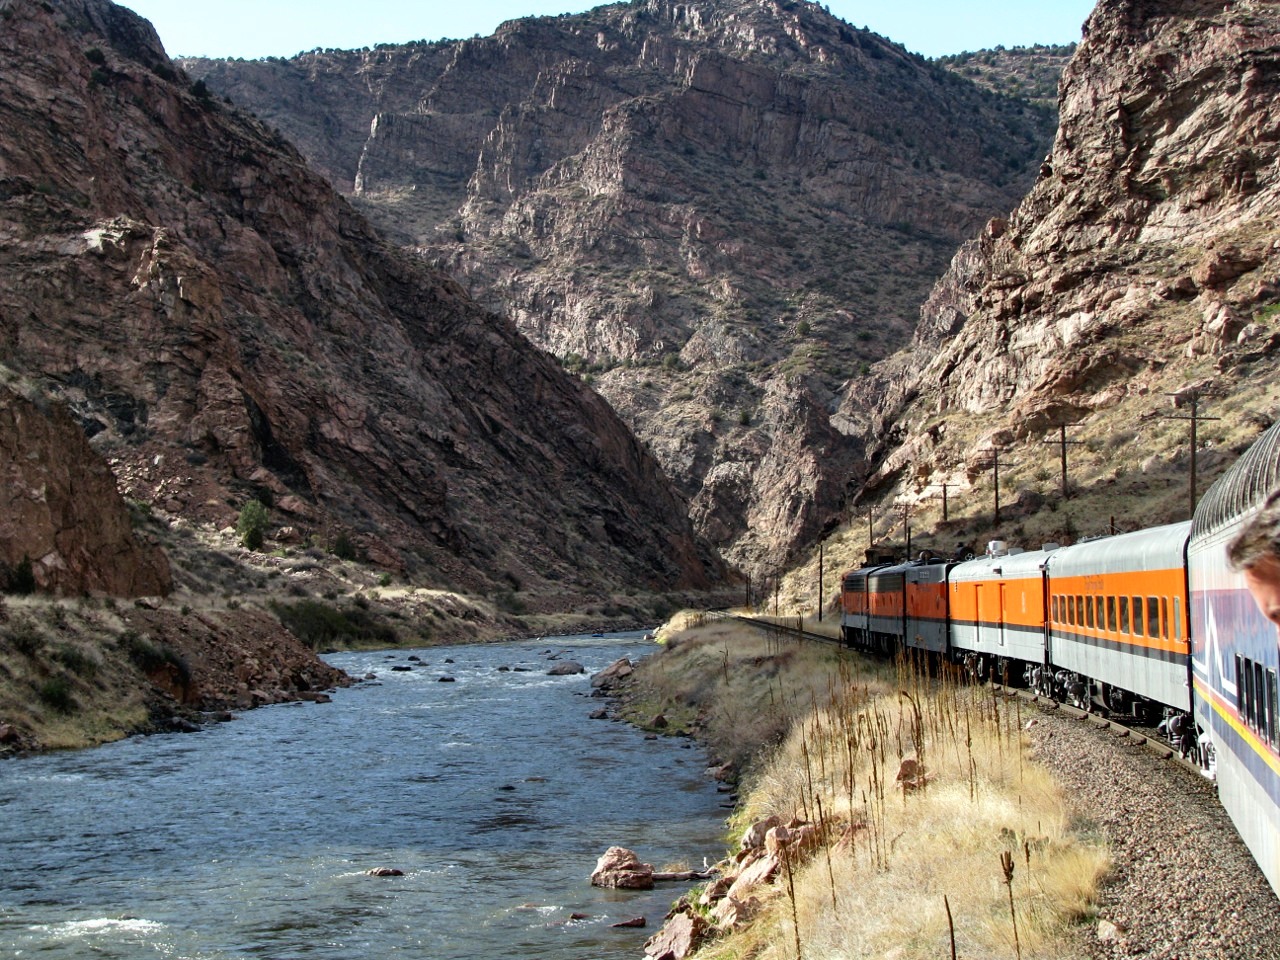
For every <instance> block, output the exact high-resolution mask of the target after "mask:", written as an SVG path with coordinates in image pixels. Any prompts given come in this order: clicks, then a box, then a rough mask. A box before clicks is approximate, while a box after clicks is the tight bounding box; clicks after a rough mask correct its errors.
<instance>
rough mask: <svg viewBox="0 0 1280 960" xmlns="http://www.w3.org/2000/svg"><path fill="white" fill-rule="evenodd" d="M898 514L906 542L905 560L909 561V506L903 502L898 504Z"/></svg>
mask: <svg viewBox="0 0 1280 960" xmlns="http://www.w3.org/2000/svg"><path fill="white" fill-rule="evenodd" d="M898 512H899V513H901V514H902V531H903V535H904V537H905V538H906V541H907V559H908V560H910V559H911V504H909V503H907V502H906V501H905V500H904V501H903V502H902V503H900V504H898Z"/></svg>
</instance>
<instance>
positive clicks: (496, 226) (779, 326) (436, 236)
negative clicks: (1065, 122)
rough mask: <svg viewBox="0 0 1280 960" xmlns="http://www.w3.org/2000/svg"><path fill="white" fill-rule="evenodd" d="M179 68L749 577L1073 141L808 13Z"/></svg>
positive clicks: (650, 20)
mask: <svg viewBox="0 0 1280 960" xmlns="http://www.w3.org/2000/svg"><path fill="white" fill-rule="evenodd" d="M184 66H185V67H186V68H187V69H188V70H189V71H191V73H192V75H193V76H199V77H201V78H202V79H203V80H204V81H205V82H206V83H207V84H208V85H209V87H210V88H211V89H213V90H216V91H218V92H219V93H220V94H226V95H228V96H229V97H230V98H231V99H232V100H233V101H235V102H236V103H238V104H243V105H245V106H247V107H249V108H251V109H253V110H254V111H256V112H257V113H258V114H259V115H260V116H262V117H263V118H265V119H267V120H268V121H269V122H271V123H273V124H276V125H278V126H279V128H280V129H281V130H282V131H283V132H284V133H285V135H286V136H288V137H289V138H290V139H292V140H294V141H295V142H296V143H297V144H298V145H299V147H300V149H301V150H302V151H303V152H304V153H305V154H306V155H307V156H308V157H309V158H311V159H312V161H313V162H314V163H315V164H316V165H317V166H318V167H319V168H320V169H321V170H323V171H325V172H326V174H327V175H328V176H329V177H330V179H331V180H332V181H333V182H334V183H335V184H336V185H337V186H339V187H340V188H343V189H350V190H351V191H353V193H354V199H355V202H356V203H357V204H358V206H359V207H360V208H361V209H362V210H365V211H367V212H368V213H369V215H370V216H371V217H372V218H374V219H375V221H376V222H377V223H378V224H380V225H381V227H382V228H383V229H384V230H385V231H386V232H387V234H388V235H389V236H392V237H394V238H396V239H398V240H400V241H401V242H402V243H404V244H406V245H410V246H412V247H414V248H416V249H417V250H418V252H419V253H420V255H421V256H422V257H423V258H425V259H427V260H429V261H431V262H433V263H436V264H438V265H440V266H442V267H445V268H447V269H448V270H449V271H451V272H452V273H453V274H454V275H455V276H456V277H457V278H458V279H459V281H460V282H461V283H463V284H464V285H465V286H466V287H468V289H469V290H471V291H472V292H473V293H474V294H475V296H477V297H478V298H479V299H480V300H481V301H482V302H483V303H485V304H487V305H489V306H490V307H492V308H494V309H495V310H499V311H502V312H504V313H507V314H509V315H511V316H512V317H513V318H514V319H515V320H516V322H517V324H518V325H519V327H520V329H521V330H523V331H524V332H525V333H526V334H527V335H528V336H529V337H530V338H532V339H533V340H534V341H535V342H537V343H539V344H540V345H542V346H543V347H545V348H546V349H547V350H548V351H550V352H551V353H552V354H554V355H555V356H557V357H558V358H560V359H561V361H562V362H563V363H564V364H565V365H566V366H568V367H569V368H570V369H572V370H574V371H576V372H578V373H580V374H582V375H583V376H584V377H585V378H589V379H590V380H591V381H592V382H593V383H594V386H595V387H596V388H597V389H598V390H599V391H600V392H601V393H602V394H603V395H604V396H606V397H607V398H608V399H609V401H610V402H611V403H612V404H613V406H614V407H615V408H616V409H617V410H619V411H620V412H621V413H622V414H623V416H624V418H625V419H626V420H627V422H628V423H629V424H630V425H631V426H632V427H633V428H634V429H635V430H636V431H637V433H638V434H639V435H640V436H641V437H642V438H644V440H645V441H646V442H647V444H648V445H649V446H650V447H651V448H652V450H653V451H654V453H655V454H656V455H657V456H658V458H659V459H660V460H661V462H662V464H663V466H664V468H665V469H666V471H667V473H668V474H670V475H671V476H672V477H673V478H674V479H675V480H676V482H677V483H678V484H679V486H680V488H681V490H682V491H683V493H684V494H685V496H687V497H688V498H689V499H690V500H691V501H692V502H693V515H694V517H695V519H696V521H697V523H698V525H699V529H700V530H702V531H703V532H704V533H705V534H707V535H708V536H710V537H712V538H713V539H714V540H715V542H717V543H718V544H719V545H721V547H722V548H723V549H724V550H725V551H726V553H727V555H728V556H730V557H731V558H733V559H734V560H735V561H736V562H738V563H740V564H742V565H744V566H746V567H748V568H754V569H756V570H757V571H759V570H760V569H771V568H773V567H774V566H776V565H777V564H778V563H780V562H781V561H782V560H783V558H785V557H786V556H787V554H788V553H790V552H791V551H792V550H794V549H795V548H796V547H797V545H799V544H802V543H804V542H805V541H806V540H809V539H811V538H812V537H813V536H815V535H816V533H817V532H818V530H819V529H820V528H821V526H822V524H823V522H824V521H825V520H826V519H827V518H828V517H829V516H830V515H831V514H832V513H833V512H834V511H835V510H837V509H838V507H839V504H840V499H841V494H842V491H843V489H844V485H845V482H846V481H847V479H848V477H849V476H850V474H852V473H855V472H857V471H858V470H859V469H860V466H859V464H860V462H861V453H862V450H861V446H860V442H859V440H858V439H857V438H853V439H850V438H849V437H847V436H845V435H844V433H843V432H842V430H841V429H840V427H841V425H842V424H843V422H844V421H843V420H837V421H836V422H835V423H833V422H832V419H831V412H832V411H833V410H834V408H835V406H836V404H837V400H838V391H839V389H840V387H841V385H842V384H843V383H844V382H845V381H846V380H847V379H849V378H850V377H851V376H858V375H860V371H865V370H866V368H867V367H868V365H869V364H870V363H871V362H873V361H875V360H877V359H880V358H882V357H884V356H885V355H886V354H887V353H889V352H891V351H892V350H893V349H895V348H896V347H898V346H899V345H901V344H903V343H904V342H906V340H907V338H908V337H909V335H910V332H911V329H912V328H913V326H914V322H915V316H916V311H917V309H918V305H919V303H920V301H921V300H922V299H923V298H924V296H925V294H926V293H927V291H928V288H929V285H930V284H932V282H933V281H934V279H936V277H937V276H938V275H940V274H941V273H942V272H943V270H944V269H945V266H946V262H947V259H948V258H949V257H950V255H951V253H952V252H953V251H954V249H955V247H956V245H957V244H958V243H959V242H960V241H961V240H963V239H964V238H965V237H967V236H970V235H971V234H972V233H973V232H974V230H976V229H977V228H978V226H979V225H980V224H981V223H983V222H984V221H985V220H986V219H988V218H989V217H990V216H992V215H994V214H996V213H999V212H1001V211H1004V210H1007V209H1008V208H1009V207H1010V206H1012V205H1013V203H1015V202H1016V200H1017V198H1018V197H1019V196H1021V194H1022V193H1023V192H1024V191H1025V189H1026V188H1027V186H1028V185H1029V184H1030V182H1031V179H1032V177H1033V176H1034V169H1035V166H1036V164H1038V162H1039V161H1040V159H1041V158H1042V157H1043V155H1044V151H1045V149H1046V147H1047V145H1048V143H1049V139H1050V136H1051V129H1052V128H1051V120H1050V118H1049V111H1047V110H1044V109H1039V108H1035V107H1033V106H1031V105H1029V104H1027V103H1025V102H1022V101H1019V100H1016V99H1013V98H1009V97H1003V96H998V95H996V94H993V93H991V92H988V91H985V90H982V89H980V88H978V87H977V86H975V85H974V84H972V83H970V82H969V81H967V80H965V79H963V78H961V77H958V76H956V75H954V74H951V73H949V72H947V71H946V70H944V69H943V68H942V67H940V66H937V65H934V64H930V63H927V62H925V61H923V60H921V59H920V58H918V57H915V56H913V55H910V54H908V53H907V52H906V51H904V50H903V49H902V48H901V47H899V46H897V45H895V44H893V43H891V42H889V41H887V40H885V39H884V38H882V37H879V36H876V35H875V34H872V33H870V32H868V31H865V30H861V29H857V28H854V27H851V26H849V25H848V24H846V23H844V22H842V21H840V20H838V19H836V18H833V17H831V16H830V15H829V14H827V13H826V12H825V11H824V10H823V9H822V8H821V7H820V6H819V5H817V4H814V3H808V2H803V0H703V2H694V3H688V2H681V3H675V2H671V0H637V2H631V3H620V4H614V5H611V6H604V7H600V8H597V9H596V10H593V11H590V12H588V13H585V14H581V15H576V16H563V17H556V18H525V19H522V20H516V21H511V22H509V23H506V24H504V25H503V26H502V27H500V28H499V30H498V31H497V32H496V33H495V34H494V35H493V36H492V37H486V38H474V39H471V40H465V41H460V42H441V43H419V44H411V45H406V46H391V45H382V46H379V47H377V48H375V49H373V50H363V51H351V52H340V51H314V52H312V53H310V54H305V55H301V56H299V57H296V58H293V59H292V60H270V61H263V62H256V63H243V62H210V61H184ZM801 437H803V438H808V439H812V440H814V441H816V445H815V446H813V447H806V448H805V450H803V451H801V450H798V449H797V446H798V438H801ZM810 450H812V452H809V451H810Z"/></svg>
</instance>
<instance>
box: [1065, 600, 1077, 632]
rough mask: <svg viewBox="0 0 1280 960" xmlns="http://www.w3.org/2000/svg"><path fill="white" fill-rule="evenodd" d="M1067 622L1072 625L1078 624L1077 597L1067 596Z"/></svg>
mask: <svg viewBox="0 0 1280 960" xmlns="http://www.w3.org/2000/svg"><path fill="white" fill-rule="evenodd" d="M1067 623H1069V624H1070V625H1071V626H1073V627H1074V626H1075V625H1076V598H1075V597H1067Z"/></svg>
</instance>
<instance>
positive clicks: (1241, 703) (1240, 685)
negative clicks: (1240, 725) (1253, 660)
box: [1236, 653, 1245, 719]
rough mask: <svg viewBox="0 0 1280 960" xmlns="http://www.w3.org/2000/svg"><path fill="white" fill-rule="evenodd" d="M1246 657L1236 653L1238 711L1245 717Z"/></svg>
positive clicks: (1242, 717)
mask: <svg viewBox="0 0 1280 960" xmlns="http://www.w3.org/2000/svg"><path fill="white" fill-rule="evenodd" d="M1244 674H1245V670H1244V657H1242V656H1240V654H1238V653H1237V654H1236V713H1238V714H1239V715H1240V718H1241V719H1244V714H1245V698H1244Z"/></svg>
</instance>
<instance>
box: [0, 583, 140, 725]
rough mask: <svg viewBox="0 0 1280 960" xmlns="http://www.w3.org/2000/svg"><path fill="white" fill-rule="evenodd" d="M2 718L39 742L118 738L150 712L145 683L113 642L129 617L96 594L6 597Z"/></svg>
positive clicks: (1, 620) (0, 657)
mask: <svg viewBox="0 0 1280 960" xmlns="http://www.w3.org/2000/svg"><path fill="white" fill-rule="evenodd" d="M3 600H4V603H3V612H2V615H0V723H4V724H8V725H10V726H12V727H13V728H15V729H16V730H18V731H20V732H22V733H23V734H26V735H31V734H34V735H36V737H37V738H38V741H39V744H40V746H41V747H43V748H46V749H62V748H68V747H82V746H86V745H90V744H96V743H104V742H107V741H110V740H118V739H120V738H121V737H124V736H126V735H128V734H129V733H131V732H133V731H136V730H139V729H141V728H142V727H143V726H144V725H145V724H146V721H147V718H148V708H147V705H146V702H145V690H146V685H145V683H144V682H143V681H142V679H141V677H140V675H139V674H138V672H137V670H136V668H135V667H134V666H133V665H131V664H130V663H128V661H127V659H126V658H124V657H122V656H120V655H118V654H117V653H116V651H115V649H114V648H115V646H116V644H117V642H118V639H119V637H120V635H121V633H122V632H123V630H124V623H123V621H122V620H121V619H120V617H119V616H118V615H117V614H116V613H115V611H114V610H113V609H112V608H111V607H109V606H106V605H104V604H102V603H99V602H98V601H92V600H77V601H69V600H56V599H50V598H38V597H6V598H3Z"/></svg>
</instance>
